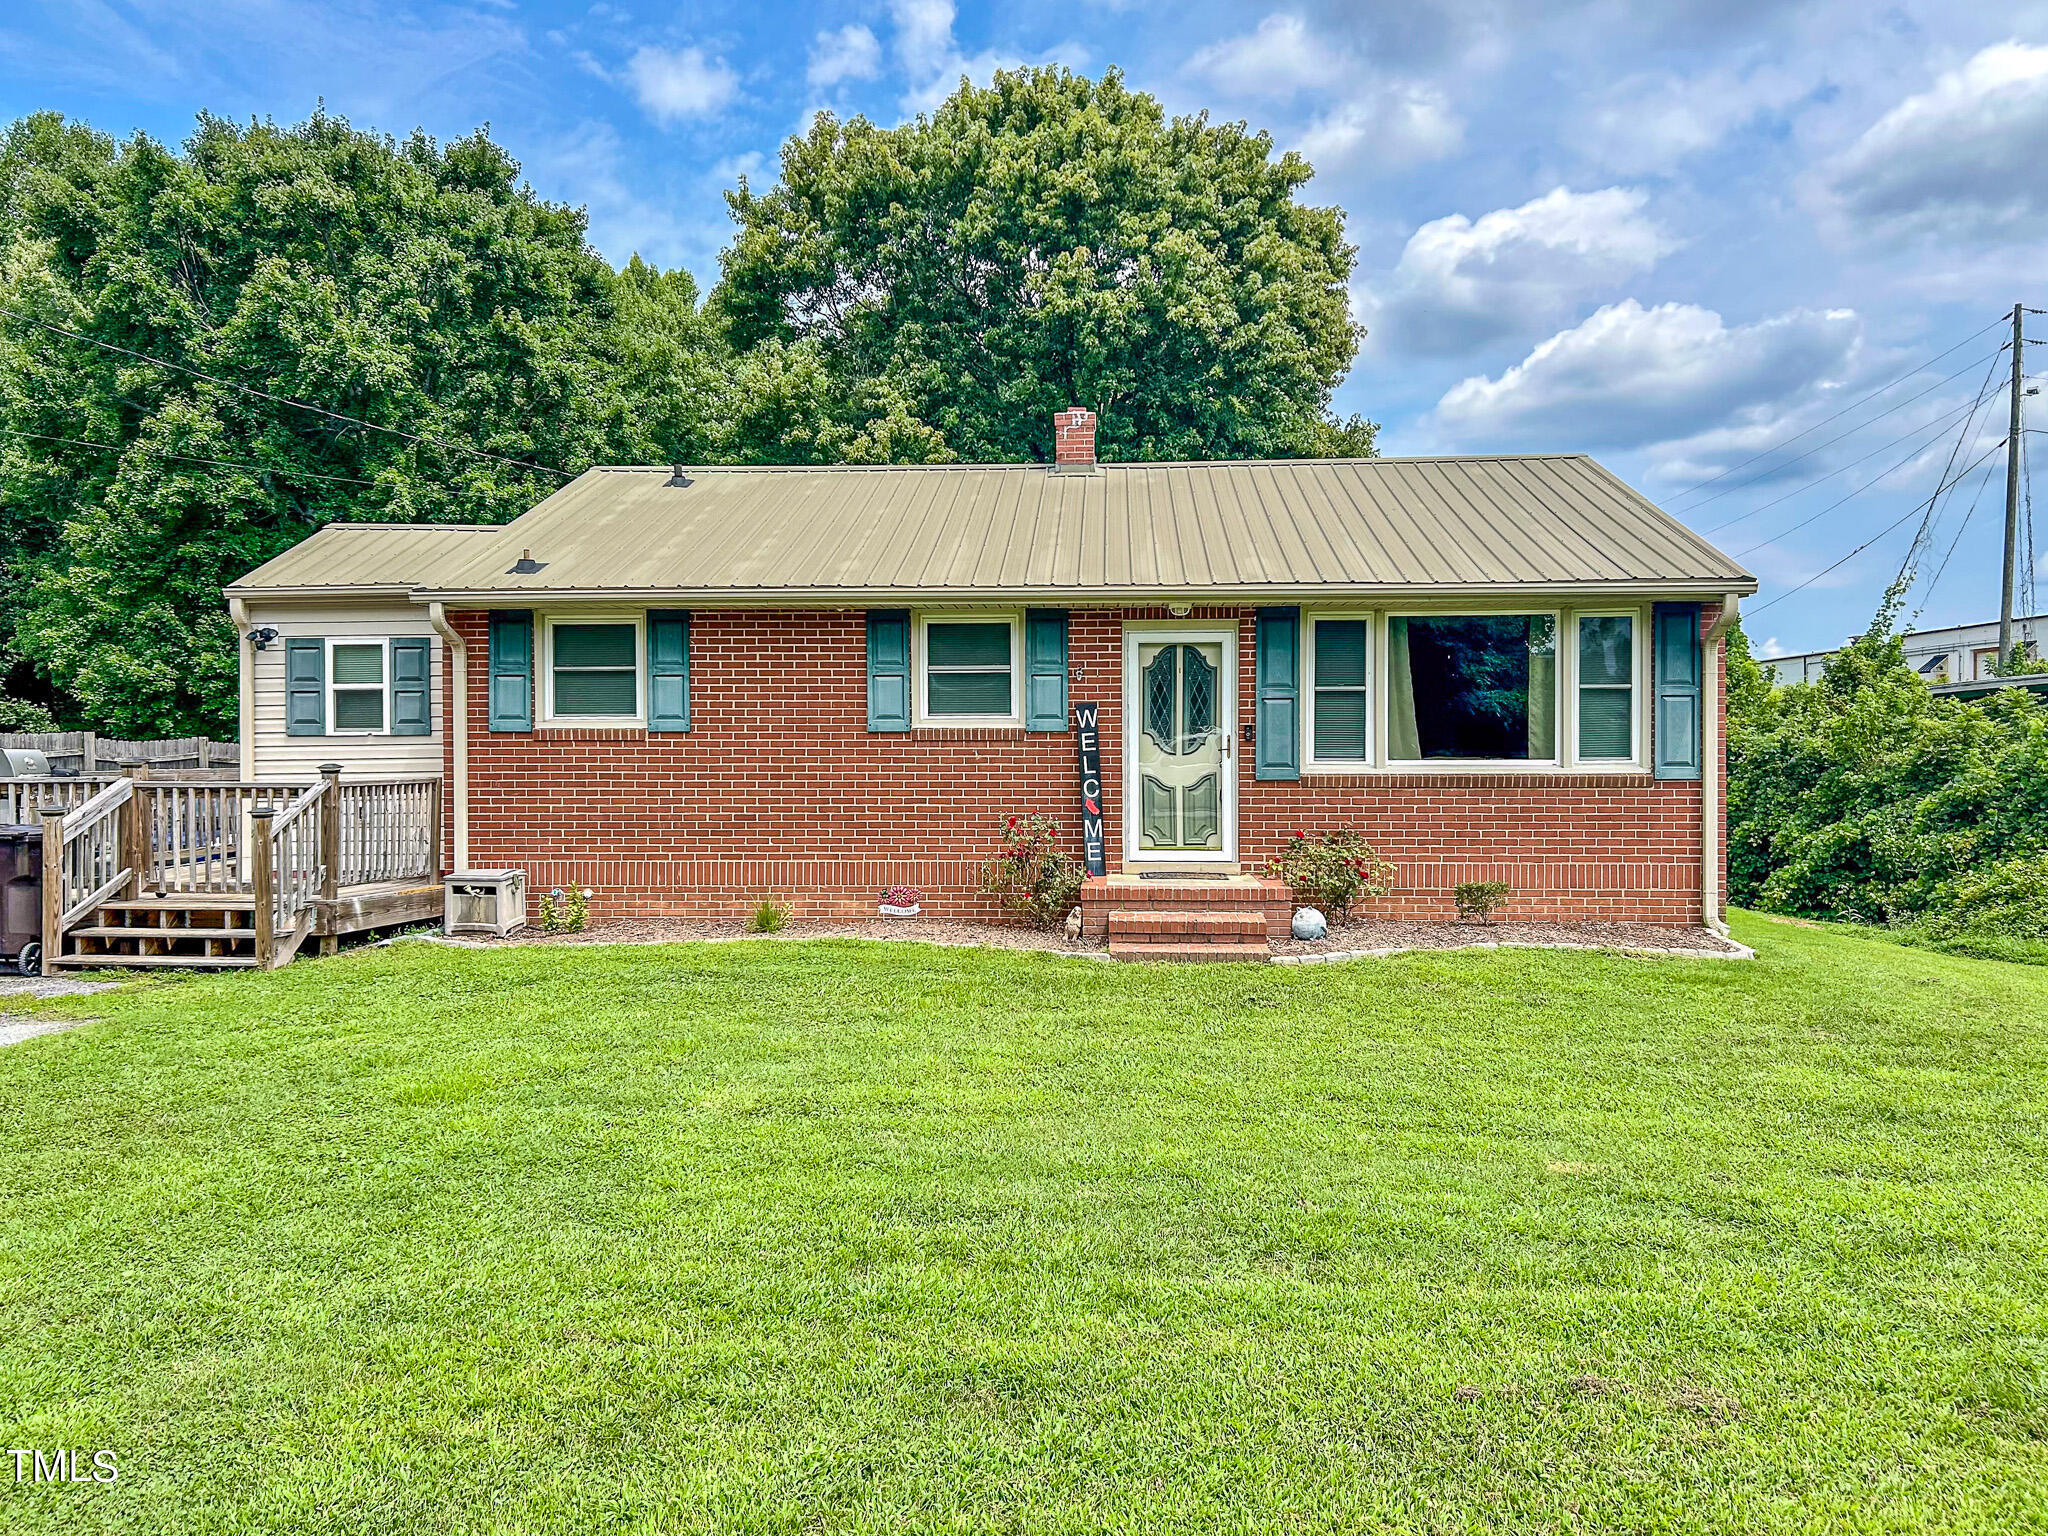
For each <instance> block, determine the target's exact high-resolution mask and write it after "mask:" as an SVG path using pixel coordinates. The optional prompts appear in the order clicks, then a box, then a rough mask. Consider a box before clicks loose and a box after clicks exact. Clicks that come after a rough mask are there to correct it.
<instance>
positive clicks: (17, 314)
mask: <svg viewBox="0 0 2048 1536" xmlns="http://www.w3.org/2000/svg"><path fill="white" fill-rule="evenodd" d="M0 315H10V316H12V317H13V318H14V319H16V320H24V321H26V322H28V324H30V325H39V326H41V327H42V328H43V329H44V330H46V331H54V332H56V334H57V335H59V336H69V337H70V338H71V339H72V340H73V341H83V342H89V343H90V344H91V345H93V346H95V347H104V348H105V349H106V350H107V351H109V352H119V353H120V354H121V355H122V356H124V357H132V358H135V359H136V360H137V361H139V362H144V363H154V364H156V366H157V367H159V368H170V369H174V370H175V371H177V372H179V373H188V374H190V375H191V376H192V377H193V378H195V379H204V380H206V381H207V382H208V383H209V384H218V385H220V386H221V387H222V388H224V389H239V390H241V391H242V392H243V393H244V394H249V395H255V396H256V397H257V398H258V399H262V400H269V401H272V402H274V403H276V404H278V405H289V406H291V407H293V408H294V409H296V410H301V411H311V412H312V413H313V414H314V415H316V416H325V417H327V418H329V419H330V420H332V421H345V422H347V423H348V424H349V425H350V426H356V427H365V428H367V429H369V430H370V431H372V432H388V433H390V434H391V435H392V436H393V437H402V438H404V439H406V440H407V441H408V442H414V443H425V444H427V445H428V446H429V447H432V448H439V449H442V450H443V451H445V452H448V453H473V454H476V455H477V456H478V457H480V458H486V459H495V460H497V461H498V462H499V463H500V464H513V465H517V466H518V467H519V468H521V469H537V470H540V471H541V472H542V473H543V474H549V475H560V476H561V477H562V478H563V479H565V480H573V479H575V478H576V477H575V476H574V475H572V474H570V473H569V471H567V470H566V469H556V468H555V467H554V466H553V465H551V464H536V463H534V462H532V461H531V460H530V459H510V458H507V457H506V456H505V455H504V454H502V453H492V452H491V451H490V450H489V449H487V448H472V447H471V446H470V445H469V444H467V443H448V442H443V441H441V440H440V439H439V438H434V437H427V436H425V435H423V434H421V433H418V432H406V431H402V430H400V429H399V428H397V427H386V426H380V425H379V424H378V423H376V422H374V421H364V420H362V419H361V418H360V417H356V416H344V415H343V414H342V413H341V412H340V411H330V410H328V409H327V408H326V407H325V406H321V405H308V404H307V403H306V402H305V401H303V400H294V399H292V398H291V397H290V396H289V395H274V394H272V393H271V392H270V391H269V390H267V389H258V388H257V387H256V386H255V385H253V384H244V383H241V382H240V381H239V380H236V379H224V378H221V377H220V376H219V375H218V374H212V373H205V372H202V371H201V370H200V369H197V368H188V367H186V366H185V364H183V363H173V362H170V361H169V360H167V359H165V358H161V357H151V356H150V355H149V354H148V353H147V352H137V351H135V350H134V349H133V348H131V347H119V346H116V345H114V343H113V342H111V341H101V340H100V339H99V338H98V337H97V336H88V335H86V334H85V333H84V332H83V331H74V330H71V329H69V328H68V327H65V326H61V325H58V324H56V323H55V322H54V321H50V320H43V319H39V318H38V317H37V316H35V315H28V314H23V313H22V312H21V311H20V310H18V309H9V308H8V307H7V306H6V305H4V304H0ZM1951 350H1953V349H1951Z"/></svg>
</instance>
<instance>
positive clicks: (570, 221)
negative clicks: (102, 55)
mask: <svg viewBox="0 0 2048 1536" xmlns="http://www.w3.org/2000/svg"><path fill="white" fill-rule="evenodd" d="M0 191H4V193H5V195H6V199H7V206H6V208H5V219H6V223H5V227H4V229H0V237H4V240H5V244H4V248H0V306H4V309H5V310H6V311H9V312H11V313H0V519H4V522H5V529H6V531H7V532H8V533H10V534H12V535H13V536H14V537H13V538H12V539H11V541H10V546H11V549H12V551H13V553H11V554H10V555H9V556H7V558H8V559H9V561H10V565H9V568H8V569H7V570H6V572H5V573H4V574H5V578H6V582H7V586H6V590H7V591H8V593H9V594H10V596H9V601H8V605H7V606H8V609H9V613H8V623H9V627H10V629H11V631H12V633H11V637H10V639H9V643H10V644H11V646H12V648H13V651H14V652H15V654H16V655H17V656H19V657H23V658H27V659H28V660H30V661H31V662H33V664H34V666H35V668H36V669H37V671H38V672H39V673H40V674H41V675H42V677H43V678H45V679H46V680H47V681H48V682H49V683H50V684H52V685H53V686H54V690H55V692H56V693H57V695H58V697H59V700H60V704H61V705H62V707H64V708H65V709H67V710H68V711H69V712H70V713H71V714H73V715H74V716H76V717H77V718H80V719H83V720H86V721H90V722H91V723H93V724H95V725H98V726H100V727H102V728H104V729H108V730H112V731H117V732H121V733H123V734H132V735H138V736H140V735H150V734H157V733H170V732H177V731H183V730H188V729H194V728H208V729H212V730H214V731H221V730H223V729H225V730H229V731H231V730H232V728H233V722H234V673H235V650H234V645H235V641H234V636H233V634H232V632H231V628H230V625H229V621H228V617H227V614H226V612H225V610H224V608H223V605H222V603H221V599H220V588H221V587H222V585H224V584H225V583H226V582H228V581H231V580H233V579H234V578H235V577H237V576H240V575H242V574H243V573H244V572H246V571H248V570H249V569H250V568H251V567H253V566H255V565H256V564H258V563H259V562H261V561H262V560H265V559H267V558H269V557H270V556H272V555H274V554H276V553H278V552H279V551H280V550H283V549H285V548H288V547H289V546H290V545H292V544H294V543H296V542H297V541H298V540H300V539H302V538H304V537H305V536H306V535H307V534H308V533H310V532H312V531H313V530H314V529H316V528H318V527H319V526H321V525H322V524H324V523H327V522H329V521H332V520H335V519H338V518H357V519H361V518H397V519H405V520H425V521H436V520H471V519H482V520H498V519H503V518H506V517H509V516H512V515H514V514H516V513H518V512H520V511H523V510H524V509H525V508H527V507H529V506H531V505H532V504H533V503H534V502H535V501H537V500H539V499H540V498H541V497H543V496H545V495H546V494H547V493H548V492H550V491H551V490H553V489H554V488H555V487H557V486H559V485H560V484H562V483H563V476H562V475H561V474H556V473H550V472H549V470H550V469H554V470H561V471H576V470H580V469H582V468H584V467H586V466H587V465H589V464H591V463H593V462H597V461H602V460H613V461H617V460H621V459H631V460H649V459H653V460H660V459H663V458H666V457H670V456H675V457H693V456H695V455H696V454H697V452H698V451H699V449H700V447H701V443H700V441H699V440H698V422H699V421H700V420H701V416H700V415H699V414H698V413H700V412H701V411H703V410H704V409H706V408H708V402H709V400H710V398H711V396H712V395H713V393H714V392H715V391H714V387H713V385H712V384H711V383H710V382H708V381H707V377H706V370H705V367H704V366H703V359H702V355H701V354H702V351H703V349H704V348H706V347H707V346H709V345H710V343H709V342H708V341H707V339H706V337H705V335H704V328H703V325H702V322H701V320H700V318H699V317H698V316H697V313H696V308H695V289H694V286H693V285H691V284H690V282H689V280H688V278H687V276H682V277H680V278H678V276H677V275H675V274H668V275H664V274H661V273H657V272H654V271H652V270H651V269H648V268H645V267H642V266H640V265H638V264H637V263H636V264H635V265H634V267H632V268H630V269H629V270H628V271H627V272H626V273H625V274H618V273H615V272H613V270H612V269H611V268H610V267H609V266H608V265H607V264H606V263H605V262H604V261H603V260H602V259H601V258H600V257H599V256H597V254H596V253H595V252H594V251H592V250H591V249H590V248H589V246H588V245H587V243H586V241H585V238H584V219H583V216H582V214H581V213H580V211H578V210H575V209H572V208H566V207H562V206H559V205H556V204H551V203H547V202H544V201H542V200H541V199H539V198H538V197H536V196H535V195H534V194H533V192H532V191H531V190H530V189H529V188H527V187H525V186H524V185H523V184H521V183H520V181H519V179H518V167H517V165H516V164H514V162H513V161H512V160H511V159H510V158H509V157H508V156H507V155H506V154H505V153H504V151H503V150H502V149H500V148H499V147H498V146H497V145H496V144H494V143H493V142H491V140H490V139H489V138H488V137H487V136H486V135H485V134H483V133H477V134H474V135H472V136H470V137H468V138H465V139H461V140H458V141H456V142H454V143H451V144H447V145H445V146H443V145H440V144H437V143H435V142H434V141H433V140H431V139H428V138H427V137H425V136H424V135H421V134H415V135H413V136H412V137H411V138H409V139H406V140H404V141H402V142H401V141H397V140H393V139H390V138H386V137H382V136H378V135H374V134H368V133H363V132H359V131H357V130H355V129H353V128H351V127H350V126H349V125H348V124H347V123H346V122H344V121H342V120H341V119H339V118H336V117H332V116H328V115H325V114H321V115H316V116H315V117H313V118H312V119H311V120H309V121H308V122H306V123H303V124H300V125H298V126H296V127H291V128H279V127H276V126H273V125H270V124H261V123H259V124H251V125H248V126H238V125H236V124H233V123H229V122H226V121H223V120H220V119H217V118H212V117H203V118H202V119H201V120H200V123H199V126H198V129H197V131H196V132H195V133H194V135H193V136H192V138H191V139H190V141H189V142H188V143H187V144H186V145H185V146H184V147H183V151H182V152H181V153H174V152H172V151H170V150H167V149H166V148H164V147H163V146H161V145H159V144H157V143H155V142H154V141H152V140H150V139H148V138H147V137H141V136H138V137H136V138H134V139H131V140H129V141H127V142H125V143H121V144H118V145H116V144H114V143H112V142H111V141H108V140H106V139H104V138H100V137H98V136H93V135H83V136H81V135H80V134H79V133H78V132H77V131H76V130H72V129H69V128H68V127H67V126H66V125H64V124H62V123H61V122H60V121H59V120H58V119H56V118H55V117H54V116H52V115H48V114H45V115H42V116H38V117H32V118H28V119H24V120H23V121H22V122H20V123H17V124H16V125H15V127H14V128H13V130H11V132H10V133H9V135H8V138H7V141H6V143H5V146H4V147H0ZM51 327H57V328H60V329H52V328H51ZM65 332H70V333H75V335H67V334H64V333H65ZM80 338H83V339H80ZM97 343H109V344H111V345H112V346H115V347H121V348H126V349H128V351H129V352H130V353H139V354H143V355H145V356H147V357H150V358H156V359H162V360H165V361H168V362H171V363H175V364H177V365H179V367H177V368H167V367H162V366H158V365H157V364H155V363H151V362H146V361H143V360H142V358H140V357H135V356H130V355H126V354H124V353H121V352H116V351H110V350H108V349H107V348H106V347H104V346H101V345H98V344H97ZM252 389H254V390H260V391H262V392H263V394H261V395H259V394H255V393H251V392H250V391H251V390H252ZM265 396H269V397H276V398H265ZM284 400H296V401H304V402H308V403H311V404H315V405H318V406H320V407H323V408H325V409H326V410H328V411H332V412H335V413H338V414H337V415H333V416H330V415H323V414H320V413H319V412H317V411H309V410H302V409H299V408H297V407H295V406H292V405H288V404H285V403H283V401H284ZM650 402H651V404H650ZM341 416H346V417H353V418H357V419H358V420H360V421H363V422H369V423H374V424H377V425H378V426H381V427H390V428H396V429H398V430H399V431H401V432H403V433H406V434H410V435H409V436H399V435H395V434H394V433H392V432H386V431H377V430H370V429H367V428H365V427H361V426H357V425H354V424H352V423H350V422H348V421H344V420H341V419H339V417H341ZM86 445H99V446H86ZM472 450H482V451H481V452H479V451H472ZM513 461H519V462H513ZM533 465H537V466H545V467H543V468H533V467H527V466H533Z"/></svg>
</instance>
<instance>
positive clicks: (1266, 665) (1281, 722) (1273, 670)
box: [1252, 608, 1301, 779]
mask: <svg viewBox="0 0 2048 1536" xmlns="http://www.w3.org/2000/svg"><path fill="white" fill-rule="evenodd" d="M1252 646H1253V653H1254V656H1255V658H1256V670H1257V683H1258V705H1257V710H1258V714H1257V736H1258V749H1257V750H1258V757H1257V766H1256V767H1255V769H1254V770H1253V777H1255V778H1260V779H1298V778H1300V777H1301V610H1300V609H1299V608H1261V609H1260V610H1259V611H1258V617H1257V619H1256V620H1255V621H1254V623H1253V627H1252Z"/></svg>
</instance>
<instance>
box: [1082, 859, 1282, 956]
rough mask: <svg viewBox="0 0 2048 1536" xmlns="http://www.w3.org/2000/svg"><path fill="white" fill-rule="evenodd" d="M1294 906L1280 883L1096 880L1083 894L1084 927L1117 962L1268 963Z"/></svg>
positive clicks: (1238, 879)
mask: <svg viewBox="0 0 2048 1536" xmlns="http://www.w3.org/2000/svg"><path fill="white" fill-rule="evenodd" d="M1293 910H1294V909H1293V903H1292V901H1291V899H1290V897H1289V894H1288V891H1287V887H1286V886H1284V885H1282V884H1280V882H1278V881H1277V880H1261V879H1258V878H1256V877H1254V876H1248V875H1229V876H1220V877H1218V878H1215V879H1194V880H1141V879H1139V878H1137V877H1136V876H1134V875H1110V876H1108V877H1106V878H1097V879H1092V880H1090V881H1088V882H1087V884H1085V885H1084V886H1082V887H1081V925H1082V930H1083V931H1084V932H1085V933H1087V934H1088V935H1089V937H1091V938H1100V939H1107V940H1108V941H1109V953H1110V955H1111V956H1112V957H1113V958H1115V959H1118V960H1181V961H1215V960H1261V961H1263V960H1269V959H1271V958H1272V953H1273V952H1272V948H1271V940H1273V939H1277V938H1282V937H1284V936H1285V935H1286V933H1287V924H1288V920H1289V918H1290V917H1291V916H1292V915H1293Z"/></svg>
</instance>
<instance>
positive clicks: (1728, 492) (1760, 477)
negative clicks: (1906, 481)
mask: <svg viewBox="0 0 2048 1536" xmlns="http://www.w3.org/2000/svg"><path fill="white" fill-rule="evenodd" d="M2000 350H2001V351H2002V350H2003V349H2002V348H2001V349H2000ZM1998 356H1999V354H1998V353H1997V352H1994V353H1992V354H1991V361H1992V363H1993V364H1996V363H1997V361H1998ZM1976 366H1977V365H1976V363H1975V362H1974V361H1973V362H1970V363H1968V364H1966V365H1965V366H1963V367H1961V368H1958V369H1957V370H1956V371H1955V372H1954V373H1952V374H1950V375H1949V376H1948V377H1947V378H1945V379H1937V380H1935V381H1934V382H1933V383H1932V384H1930V385H1928V386H1927V387H1926V388H1925V389H1923V390H1921V391H1920V393H1919V394H1917V395H1908V396H1907V397H1906V398H1905V399H1903V400H1901V401H1900V402H1899V403H1898V404H1897V405H1892V406H1887V407H1885V409H1883V410H1881V411H1879V412H1878V413H1877V414H1876V415H1875V416H1873V417H1871V418H1870V419H1869V420H1868V421H1862V422H1858V423H1857V424H1856V425H1855V426H1853V427H1851V428H1850V429H1849V430H1848V431H1846V432H1842V433H1838V434H1837V435H1836V436H1834V437H1831V438H1829V439H1828V440H1827V441H1826V442H1824V443H1817V444H1815V445H1814V446H1813V447H1811V448H1809V449H1807V450H1806V452H1804V453H1802V454H1800V455H1798V456H1797V457H1796V458H1790V459H1787V460H1785V462H1784V463H1782V464H1774V465H1772V466H1771V467H1770V468H1769V469H1767V470H1764V471H1763V472H1762V473H1760V474H1756V475H1752V476H1750V478H1749V479H1747V480H1738V481H1736V482H1735V484H1733V485H1730V486H1726V487H1724V488H1722V489H1721V490H1718V491H1716V492H1714V494H1713V495H1711V496H1703V497H1701V498H1700V499H1699V500H1698V501H1696V502H1694V503H1693V504H1692V505H1691V506H1689V507H1687V508H1686V509H1685V510H1686V513H1687V515H1688V516H1689V515H1691V514H1692V513H1694V512H1697V511H1699V509H1700V508H1701V507H1704V506H1705V505H1707V503H1708V502H1711V501H1719V500H1720V499H1721V498H1722V497H1723V496H1733V495H1734V494H1735V493H1736V492H1737V491H1739V490H1741V489H1743V488H1744V487H1745V486H1751V485H1755V484H1757V483H1759V482H1760V481H1764V480H1768V479H1771V478H1772V477H1774V476H1776V475H1779V474H1782V473H1783V472H1784V471H1785V470H1788V469H1790V468H1791V467H1792V466H1793V465H1794V464H1800V463H1804V462H1805V461H1806V460H1807V459H1810V458H1812V457H1813V456H1814V455H1815V454H1816V453H1820V452H1822V451H1824V450H1825V449H1829V448H1832V447H1834V446H1835V444H1837V443H1839V442H1841V441H1843V439H1845V438H1851V437H1854V436H1855V435H1856V434H1857V433H1858V432H1861V431H1862V430H1863V429H1864V428H1866V427H1871V426H1875V425H1876V424H1877V423H1878V422H1880V421H1883V420H1884V419H1885V417H1887V416H1889V415H1891V414H1892V413H1893V412H1894V411H1903V410H1904V409H1905V408H1906V407H1907V406H1909V405H1911V404H1912V403H1913V402H1914V401H1915V400H1924V399H1926V398H1927V397H1928V396H1929V395H1931V394H1933V393H1934V392H1935V391H1936V390H1937V389H1940V388H1941V387H1942V385H1944V384H1950V383H1953V382H1954V381H1955V380H1957V379H1960V378H1961V377H1962V376H1963V375H1964V374H1966V373H1968V372H1969V371H1970V370H1971V369H1972V368H1975V367H1976ZM1851 409H1854V407H1851ZM1906 435H1907V436H1911V434H1910V433H1908V434H1906ZM1892 441H1893V442H1898V441H1900V439H1899V438H1893V439H1892ZM1877 451H1878V452H1880V453H1881V452H1883V449H1879V450H1877ZM1865 457H1866V458H1867V457H1869V455H1867V454H1866V455H1865ZM1857 462H1859V463H1860V462H1861V460H1858V461H1857ZM1832 473H1834V474H1840V473H1841V471H1840V470H1834V471H1832ZM1820 478H1821V479H1822V480H1825V479H1826V478H1827V476H1826V475H1822V476H1821V477H1820ZM1808 483H1809V484H1812V483H1815V482H1811V481H1809V482H1808ZM1782 499H1783V498H1782V497H1781V498H1780V500H1782ZM1745 515H1747V514H1745ZM1734 521H1736V522H1740V521H1742V519H1741V518H1736V519H1734ZM1721 526H1722V527H1723V528H1725V527H1727V526H1728V525H1727V524H1726V523H1723V524H1721ZM1708 531H1709V532H1712V531H1713V530H1712V529H1709V530H1708Z"/></svg>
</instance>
